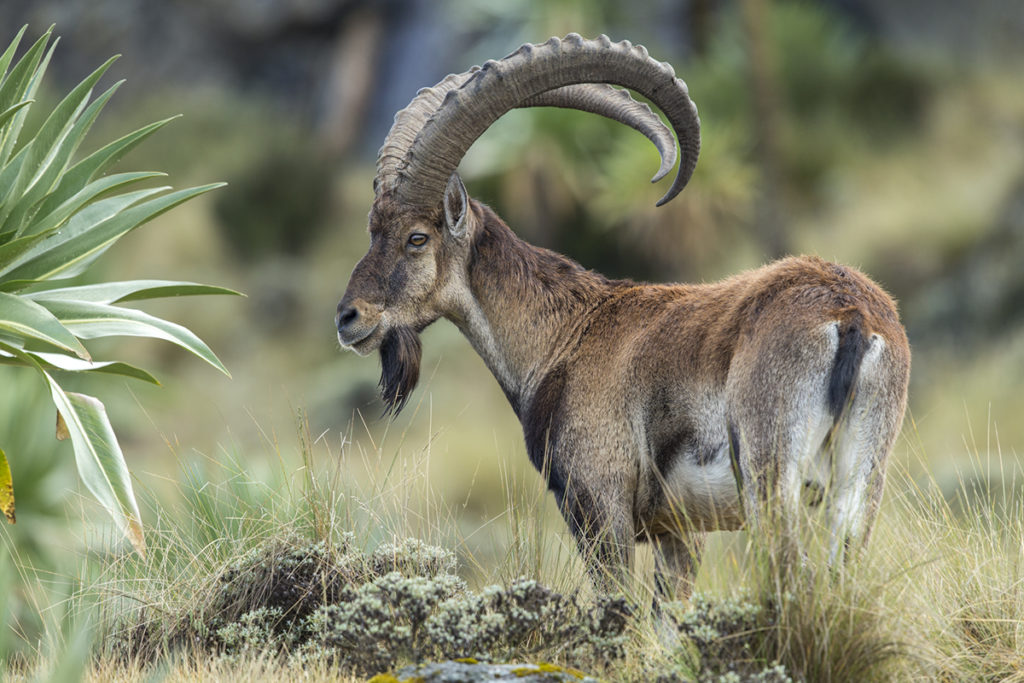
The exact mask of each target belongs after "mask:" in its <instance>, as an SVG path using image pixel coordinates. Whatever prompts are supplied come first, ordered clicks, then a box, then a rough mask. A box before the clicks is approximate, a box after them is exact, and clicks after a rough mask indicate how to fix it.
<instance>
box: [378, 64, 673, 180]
mask: <svg viewBox="0 0 1024 683" xmlns="http://www.w3.org/2000/svg"><path fill="white" fill-rule="evenodd" d="M479 70H480V67H478V66H475V67H473V68H472V69H470V70H469V71H466V72H464V73H461V74H449V75H448V76H446V77H445V78H444V79H443V80H442V81H441V82H440V83H438V84H437V85H435V86H434V87H432V88H423V89H421V90H420V91H419V92H418V93H416V97H415V98H414V99H413V101H412V102H411V103H410V104H409V106H408V107H406V108H405V109H403V110H401V111H400V112H398V113H397V114H396V115H395V122H394V124H393V125H392V127H391V130H390V131H389V132H388V136H387V138H386V139H385V141H384V145H383V146H382V147H381V148H380V152H379V153H378V156H377V176H376V178H375V179H374V181H373V187H374V190H375V191H376V192H378V193H381V192H384V191H385V190H388V189H394V187H395V185H396V184H397V182H398V171H399V169H400V168H402V167H403V165H404V163H405V156H406V154H407V153H408V150H409V147H410V146H411V145H412V143H413V142H414V141H415V139H416V136H417V135H418V134H419V132H420V131H421V130H422V129H423V126H424V124H425V123H426V122H427V120H428V119H429V117H430V115H431V114H433V113H434V112H435V111H437V108H438V107H439V106H440V105H441V102H443V100H444V96H445V95H446V94H447V93H448V91H450V90H453V89H455V88H458V87H461V86H462V85H463V84H464V83H465V82H466V81H467V80H468V79H469V78H470V77H471V76H473V75H474V74H475V73H476V72H477V71H479ZM526 107H561V108H564V109H578V110H581V111H586V112H590V113H592V114H599V115H601V116H605V117H607V118H610V119H613V120H615V121H618V122H619V123H624V124H626V125H627V126H629V127H630V128H634V129H636V130H637V131H639V132H640V133H642V134H643V135H644V136H645V137H647V139H649V140H650V141H651V142H652V143H653V144H654V146H655V147H656V148H657V150H658V154H659V155H660V156H661V166H660V167H659V168H658V172H657V173H655V174H654V177H653V178H651V182H652V183H653V182H657V181H659V180H661V179H662V178H664V177H665V176H666V175H667V174H668V172H669V171H671V170H672V167H673V166H675V164H676V141H675V138H673V137H672V131H670V130H669V128H668V126H666V125H665V124H664V123H662V121H661V119H660V118H659V117H658V115H657V114H655V113H654V112H653V111H651V108H650V107H648V106H647V105H646V104H644V103H642V102H637V101H636V100H634V99H633V98H632V97H630V95H629V93H628V92H627V91H625V90H620V89H618V88H613V87H611V86H609V85H606V84H604V83H582V84H577V85H567V86H563V87H560V88H555V89H553V90H548V91H547V92H543V93H540V94H539V95H535V96H533V97H530V98H527V99H526V100H524V101H523V102H520V103H519V104H517V105H516V108H526Z"/></svg>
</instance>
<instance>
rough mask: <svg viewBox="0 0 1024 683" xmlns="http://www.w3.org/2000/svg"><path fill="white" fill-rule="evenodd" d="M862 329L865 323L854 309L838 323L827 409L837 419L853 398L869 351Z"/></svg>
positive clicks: (867, 340)
mask: <svg viewBox="0 0 1024 683" xmlns="http://www.w3.org/2000/svg"><path fill="white" fill-rule="evenodd" d="M863 328H864V320H863V318H862V316H861V315H860V313H859V312H858V311H856V310H854V311H852V312H851V313H850V314H849V315H848V316H847V317H846V320H843V321H840V323H839V347H838V348H837V349H836V358H835V362H834V363H833V365H832V376H831V377H830V378H829V383H828V410H829V412H830V413H831V414H832V417H833V418H835V419H836V420H838V419H839V416H840V415H842V413H843V409H844V408H845V407H846V405H847V404H848V403H849V402H850V400H851V399H852V398H853V385H854V382H855V381H856V379H857V372H858V371H859V370H860V364H861V361H862V360H863V359H864V354H865V353H866V352H867V349H868V345H869V339H868V338H867V337H866V336H865V334H864V329H863Z"/></svg>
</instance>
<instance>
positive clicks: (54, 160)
mask: <svg viewBox="0 0 1024 683" xmlns="http://www.w3.org/2000/svg"><path fill="white" fill-rule="evenodd" d="M111 61H112V60H111ZM109 65H110V61H108V62H107V63H106V64H104V65H103V66H102V67H100V68H99V69H97V70H96V71H95V72H93V75H91V76H90V77H89V78H87V79H86V80H84V81H82V83H80V84H79V86H78V87H77V88H76V89H75V90H74V91H72V93H71V94H70V95H68V96H67V97H66V98H65V100H64V103H68V104H69V105H70V104H74V102H75V100H74V99H72V98H73V96H75V95H76V93H79V90H81V88H82V87H83V86H84V85H88V84H91V83H94V82H95V79H97V78H99V75H101V74H102V73H103V71H105V70H106V68H107V67H108V66H109ZM122 82H123V81H122ZM120 85H121V82H118V83H115V84H114V85H113V86H111V87H110V88H108V89H107V91H106V92H104V93H103V94H102V95H100V96H99V97H98V98H96V100H95V101H94V102H93V103H92V104H90V105H89V106H87V107H86V106H85V105H86V103H87V102H88V100H89V94H90V93H91V92H92V91H91V89H87V90H85V92H84V94H81V101H80V102H79V105H78V107H77V108H75V109H74V110H73V111H71V109H70V107H68V110H67V111H62V109H64V107H65V104H64V103H62V104H61V106H60V107H58V109H56V110H55V111H54V113H53V114H52V115H51V116H50V118H49V119H48V120H47V122H46V124H44V128H43V129H42V130H40V131H39V133H37V134H36V136H35V137H34V138H33V140H32V142H31V143H30V146H31V148H32V150H33V155H32V157H31V158H30V159H29V160H27V161H26V164H27V165H28V167H29V168H33V167H37V168H36V170H35V171H34V175H33V176H32V178H31V179H30V180H29V183H28V185H27V186H26V187H25V188H23V189H20V190H19V192H20V196H19V197H18V199H17V201H16V202H13V203H11V205H10V207H9V213H5V212H6V211H7V210H6V209H5V210H2V211H0V224H2V225H4V229H5V230H14V232H15V234H21V233H22V232H23V230H24V227H25V223H26V222H28V221H29V220H30V219H31V217H32V216H33V215H34V214H35V213H36V211H37V210H38V209H39V203H40V202H41V201H42V200H43V199H44V198H45V197H46V196H47V195H48V194H49V193H50V192H51V191H52V190H53V189H54V187H55V185H56V183H57V181H58V180H59V179H60V177H61V174H63V173H64V171H65V170H66V169H67V166H68V163H69V162H70V161H71V156H72V155H73V154H74V153H75V151H76V150H77V149H78V146H79V145H80V144H81V142H82V139H83V138H84V137H85V135H86V133H88V132H89V129H90V128H91V127H92V124H93V122H94V121H95V120H96V117H97V116H99V113H100V111H102V110H103V107H104V106H105V105H106V103H107V102H108V101H109V100H110V98H111V96H112V95H113V94H114V92H115V91H116V90H117V89H118V87H120ZM83 108H84V111H83V110H82V109H83ZM69 112H70V113H69ZM58 114H60V115H61V116H58ZM64 114H68V118H67V120H66V121H65V120H64V118H63V115H64ZM62 123H63V127H62V128H60V129H59V130H55V129H56V127H57V126H58V125H60V124H62ZM51 139H52V142H51Z"/></svg>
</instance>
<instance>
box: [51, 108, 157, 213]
mask: <svg viewBox="0 0 1024 683" xmlns="http://www.w3.org/2000/svg"><path fill="white" fill-rule="evenodd" d="M175 118H177V117H176V116H174V117H171V118H168V119H164V120H163V121H156V122H155V123H151V124H149V125H147V126H143V127H142V128H139V129H138V130H136V131H133V132H131V133H129V134H128V135H125V136H124V137H121V138H118V139H117V140H114V141H113V142H111V143H109V144H107V145H105V146H103V147H101V148H100V149H98V150H96V151H95V152H93V153H92V154H90V155H89V156H87V157H86V158H84V159H82V160H81V161H79V162H78V163H77V164H75V165H74V166H72V167H71V168H69V169H68V170H67V171H66V172H65V173H64V174H63V175H62V176H61V179H60V182H59V183H58V184H57V187H56V188H54V190H53V192H51V193H50V196H49V197H47V198H46V199H45V200H44V201H43V204H42V206H40V208H39V215H40V216H45V215H47V214H48V213H50V212H51V211H53V210H55V209H56V208H57V206H58V205H59V204H60V203H61V202H64V201H65V200H66V199H67V198H68V197H71V196H72V195H74V194H76V193H78V192H79V191H80V190H82V188H84V187H86V185H87V184H88V183H89V181H90V180H92V179H93V178H94V177H95V176H96V175H97V174H99V173H103V172H104V171H106V170H107V169H108V168H109V167H110V166H111V165H112V164H114V163H116V162H117V161H118V159H120V158H121V157H122V156H124V155H125V154H127V153H128V152H129V151H130V150H131V149H133V148H134V147H135V146H136V145H138V144H139V143H140V142H142V141H143V140H145V139H146V138H147V137H149V136H150V135H152V134H153V133H155V132H156V131H158V130H159V129H161V128H163V127H164V126H165V125H167V124H168V123H170V122H171V121H173V120H174V119H175Z"/></svg>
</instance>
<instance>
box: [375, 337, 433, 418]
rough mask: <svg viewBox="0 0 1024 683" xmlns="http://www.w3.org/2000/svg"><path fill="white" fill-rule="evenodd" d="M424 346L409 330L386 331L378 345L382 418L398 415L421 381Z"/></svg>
mask: <svg viewBox="0 0 1024 683" xmlns="http://www.w3.org/2000/svg"><path fill="white" fill-rule="evenodd" d="M422 352H423V347H422V346H421V345H420V336H419V335H418V334H417V333H416V330H414V329H413V328H411V327H395V328H392V329H391V330H389V331H388V333H387V335H385V337H384V341H383V342H382V343H381V345H380V382H379V383H378V386H379V387H380V397H381V399H383V401H384V415H388V414H389V413H390V414H391V415H392V416H394V415H398V413H400V412H401V411H402V408H404V407H405V402H406V401H408V400H409V395H410V394H411V393H412V391H413V389H415V388H416V383H417V382H418V381H419V379H420V358H421V356H422Z"/></svg>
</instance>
